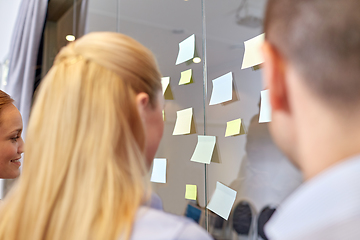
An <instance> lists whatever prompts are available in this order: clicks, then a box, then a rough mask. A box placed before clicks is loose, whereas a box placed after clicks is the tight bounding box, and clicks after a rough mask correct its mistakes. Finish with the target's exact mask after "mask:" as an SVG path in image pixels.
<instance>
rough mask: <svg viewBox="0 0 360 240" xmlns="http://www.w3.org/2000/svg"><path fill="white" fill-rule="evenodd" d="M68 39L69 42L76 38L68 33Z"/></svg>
mask: <svg viewBox="0 0 360 240" xmlns="http://www.w3.org/2000/svg"><path fill="white" fill-rule="evenodd" d="M66 40H68V41H69V42H72V41H74V40H75V37H74V35H66Z"/></svg>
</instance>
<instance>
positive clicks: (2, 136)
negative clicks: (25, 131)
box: [0, 91, 24, 178]
mask: <svg viewBox="0 0 360 240" xmlns="http://www.w3.org/2000/svg"><path fill="white" fill-rule="evenodd" d="M13 101H14V100H12V99H11V97H10V96H9V95H8V94H6V93H5V92H3V91H0V178H16V177H17V176H19V174H20V170H19V167H20V165H21V163H20V158H21V154H22V153H23V145H24V142H23V140H22V138H21V132H22V128H23V125H22V119H21V115H20V112H19V110H18V109H17V108H16V107H15V106H14V104H13Z"/></svg>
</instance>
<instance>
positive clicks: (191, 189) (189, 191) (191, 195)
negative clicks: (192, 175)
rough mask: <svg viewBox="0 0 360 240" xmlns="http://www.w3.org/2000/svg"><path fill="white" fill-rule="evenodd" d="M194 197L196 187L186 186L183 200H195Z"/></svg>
mask: <svg viewBox="0 0 360 240" xmlns="http://www.w3.org/2000/svg"><path fill="white" fill-rule="evenodd" d="M196 196H197V186H196V185H191V184H186V192H185V198H186V199H189V200H196Z"/></svg>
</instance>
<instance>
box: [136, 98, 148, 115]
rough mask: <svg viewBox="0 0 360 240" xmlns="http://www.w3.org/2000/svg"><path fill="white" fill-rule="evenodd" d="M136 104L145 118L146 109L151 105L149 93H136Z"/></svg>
mask: <svg viewBox="0 0 360 240" xmlns="http://www.w3.org/2000/svg"><path fill="white" fill-rule="evenodd" d="M135 101H136V106H137V108H138V111H139V114H140V117H141V118H142V119H144V117H145V115H146V114H145V112H146V109H147V108H148V106H149V95H148V94H147V93H144V92H141V93H138V94H137V95H136V99H135Z"/></svg>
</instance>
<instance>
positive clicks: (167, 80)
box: [161, 77, 174, 100]
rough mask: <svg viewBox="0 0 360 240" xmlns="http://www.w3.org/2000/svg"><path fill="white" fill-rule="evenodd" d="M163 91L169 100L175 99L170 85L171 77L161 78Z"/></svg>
mask: <svg viewBox="0 0 360 240" xmlns="http://www.w3.org/2000/svg"><path fill="white" fill-rule="evenodd" d="M161 86H162V93H163V95H164V98H165V99H167V100H173V99H174V97H173V94H172V91H171V87H170V77H163V78H161Z"/></svg>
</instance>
